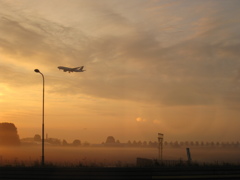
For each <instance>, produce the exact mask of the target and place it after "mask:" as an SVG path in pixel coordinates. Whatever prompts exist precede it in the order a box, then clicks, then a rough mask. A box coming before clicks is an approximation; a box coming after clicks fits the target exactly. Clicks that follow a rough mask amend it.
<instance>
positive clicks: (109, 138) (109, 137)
mask: <svg viewBox="0 0 240 180" xmlns="http://www.w3.org/2000/svg"><path fill="white" fill-rule="evenodd" d="M106 143H110V144H112V143H115V139H114V137H113V136H108V137H107V140H106Z"/></svg>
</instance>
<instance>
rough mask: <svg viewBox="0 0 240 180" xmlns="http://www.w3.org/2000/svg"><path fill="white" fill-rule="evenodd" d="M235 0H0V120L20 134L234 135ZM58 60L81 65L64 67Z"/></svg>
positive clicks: (237, 117)
mask: <svg viewBox="0 0 240 180" xmlns="http://www.w3.org/2000/svg"><path fill="white" fill-rule="evenodd" d="M239 7H240V1H239V0H229V1H220V0H209V1H201V0H199V1H198V0H196V1H192V0H178V1H175V0H129V1H123V0H122V1H121V0H101V1H98V0H91V1H85V0H51V1H47V0H35V1H31V0H21V1H15V0H1V1H0V122H11V123H14V124H15V126H16V127H17V129H18V134H19V136H20V138H24V137H33V136H34V135H35V134H41V123H42V109H41V108H42V77H41V75H40V74H37V73H35V72H34V69H39V70H40V71H41V72H42V73H43V74H44V77H45V132H46V133H47V134H48V137H54V138H59V139H66V140H68V141H72V140H74V139H80V140H81V141H88V142H91V143H101V142H103V141H105V140H106V138H107V136H109V135H111V136H114V137H115V139H117V140H119V141H120V142H127V141H128V140H131V141H132V140H142V141H157V133H159V132H160V133H163V134H164V139H165V140H167V141H185V140H189V141H238V140H239V138H240V131H239V126H240V111H239V109H240V59H239V57H240V54H239V53H240V33H239V32H240V22H239V21H240V19H239V16H240V12H239ZM58 66H67V67H78V66H84V68H85V69H86V71H85V72H83V73H82V72H81V73H67V72H63V71H59V70H58V68H57V67H58Z"/></svg>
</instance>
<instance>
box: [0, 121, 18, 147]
mask: <svg viewBox="0 0 240 180" xmlns="http://www.w3.org/2000/svg"><path fill="white" fill-rule="evenodd" d="M0 145H6V146H9V145H20V139H19V136H18V133H17V128H16V127H15V125H14V124H13V123H7V122H4V123H0Z"/></svg>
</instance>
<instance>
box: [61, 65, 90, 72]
mask: <svg viewBox="0 0 240 180" xmlns="http://www.w3.org/2000/svg"><path fill="white" fill-rule="evenodd" d="M83 68H84V66H81V67H75V68H69V67H64V66H58V69H59V70H61V69H62V70H63V71H64V72H69V73H70V72H84V71H86V70H83Z"/></svg>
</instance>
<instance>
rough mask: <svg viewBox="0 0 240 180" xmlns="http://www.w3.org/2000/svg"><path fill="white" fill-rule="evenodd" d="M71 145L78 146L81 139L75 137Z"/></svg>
mask: <svg viewBox="0 0 240 180" xmlns="http://www.w3.org/2000/svg"><path fill="white" fill-rule="evenodd" d="M72 145H73V146H80V145H81V141H80V140H78V139H75V140H74V141H73V143H72Z"/></svg>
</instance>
